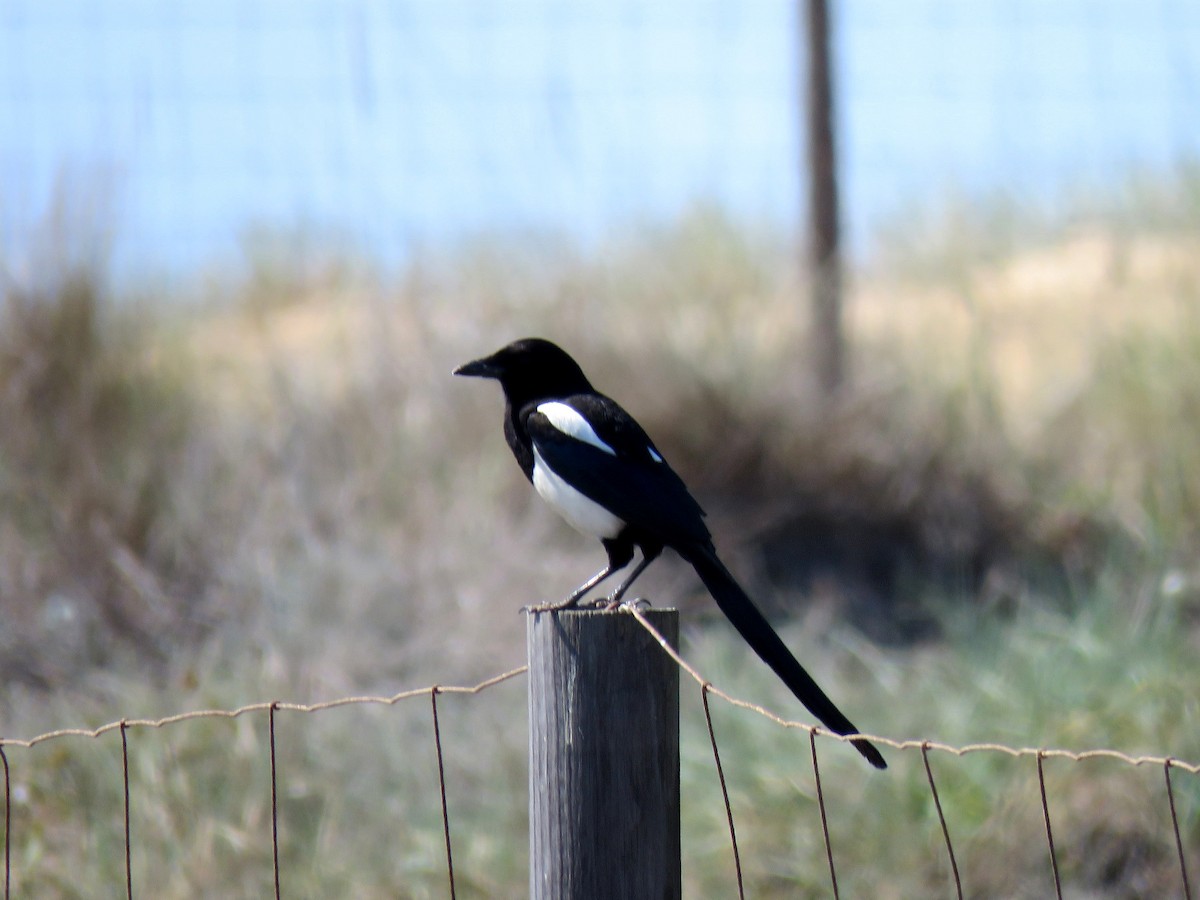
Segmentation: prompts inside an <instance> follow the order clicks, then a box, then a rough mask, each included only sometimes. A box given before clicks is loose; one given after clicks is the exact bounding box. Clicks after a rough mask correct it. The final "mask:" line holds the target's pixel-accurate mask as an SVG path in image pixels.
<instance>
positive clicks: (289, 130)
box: [0, 0, 1200, 270]
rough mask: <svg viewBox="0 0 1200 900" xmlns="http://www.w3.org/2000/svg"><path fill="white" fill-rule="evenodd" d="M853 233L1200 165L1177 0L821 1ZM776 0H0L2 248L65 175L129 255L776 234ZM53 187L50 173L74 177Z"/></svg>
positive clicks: (783, 193) (784, 172)
mask: <svg viewBox="0 0 1200 900" xmlns="http://www.w3.org/2000/svg"><path fill="white" fill-rule="evenodd" d="M835 10H836V22H837V32H836V33H837V47H836V52H837V60H838V74H839V86H840V95H839V102H840V106H839V128H838V136H839V141H840V151H841V160H842V164H843V173H844V184H843V187H844V196H845V206H846V218H847V222H848V224H849V227H850V231H851V234H852V237H853V241H854V244H855V246H856V247H857V248H859V249H861V248H863V247H864V246H866V245H867V244H868V242H869V241H868V239H869V235H870V234H871V232H872V230H873V229H874V228H875V227H877V226H878V224H879V223H880V222H881V221H886V220H887V219H888V218H889V217H894V216H895V215H896V213H897V211H898V210H902V209H906V208H910V207H912V206H913V205H914V204H915V205H920V204H923V203H924V204H927V203H933V202H936V201H937V199H938V198H940V197H944V196H945V195H946V194H948V193H953V192H963V191H965V192H975V191H979V192H988V191H995V190H1004V191H1008V192H1010V193H1011V194H1013V195H1016V196H1018V197H1028V198H1029V199H1030V200H1031V201H1037V200H1039V199H1042V198H1045V197H1048V196H1052V195H1054V193H1055V192H1056V191H1062V190H1063V189H1065V188H1077V187H1079V186H1081V185H1082V186H1092V187H1096V188H1102V187H1103V186H1104V185H1105V184H1107V183H1111V182H1113V181H1116V180H1119V179H1120V178H1121V177H1122V176H1123V175H1124V174H1127V173H1128V172H1129V171H1130V170H1131V169H1135V168H1142V169H1157V168H1162V169H1169V168H1170V167H1171V166H1173V165H1175V164H1177V163H1178V162H1180V161H1181V160H1185V159H1189V158H1190V159H1195V158H1197V156H1200V124H1198V123H1200V116H1198V115H1197V111H1200V3H1197V2H1195V0H1160V2H1157V3H1145V2H1137V0H1090V2H1084V0H1055V2H1035V0H1003V2H1002V0H913V2H908V3H905V4H903V5H901V4H896V3H894V2H888V0H848V2H843V3H840V4H835ZM794 15H795V4H794V3H793V2H790V0H758V2H737V0H690V2H684V0H658V2H646V0H643V2H632V0H576V2H574V3H572V4H564V3H562V2H561V0H559V2H556V0H507V2H505V3H497V2H489V0H440V2H431V0H392V2H382V0H381V2H371V0H359V2H343V3H335V2H331V0H300V2H296V0H266V2H246V0H207V2H206V3H204V4H182V3H161V2H149V0H125V2H117V3H105V2H99V0H92V2H84V0H6V3H5V4H4V6H3V7H0V229H2V231H0V237H2V239H3V242H4V244H3V246H4V247H5V249H6V255H9V256H10V257H11V256H14V255H17V254H19V253H20V252H21V247H22V246H23V242H24V241H26V239H27V237H28V235H29V233H30V231H31V229H33V228H34V226H35V224H36V223H37V222H39V221H44V220H45V217H46V214H47V209H48V207H49V204H50V198H51V197H52V196H53V192H54V189H55V185H59V186H60V189H61V187H62V186H63V185H66V190H67V192H68V193H69V195H70V196H71V197H72V198H73V202H76V203H79V204H83V205H86V204H87V203H89V202H90V203H98V204H99V205H100V206H101V207H102V208H103V209H104V210H106V212H105V213H104V215H106V216H108V217H109V218H111V219H112V222H111V224H112V226H113V228H114V241H115V250H116V253H117V257H118V263H119V265H120V266H122V267H128V268H130V269H134V270H136V269H138V268H150V269H155V268H168V269H170V268H183V269H186V268H188V267H191V266H195V265H201V264H203V263H205V262H207V261H210V260H213V259H219V258H221V257H222V256H223V255H227V254H231V253H236V248H237V246H238V241H239V240H240V236H241V235H242V234H244V233H245V230H246V229H247V228H249V227H257V226H266V227H281V228H290V227H295V226H298V225H299V226H304V227H313V228H317V229H331V230H334V231H340V232H342V233H345V234H347V235H349V236H350V238H351V239H352V240H353V241H354V242H355V243H356V244H358V245H360V246H361V247H363V248H364V249H366V250H367V251H368V252H369V253H372V254H374V255H377V256H379V257H381V258H384V259H396V258H402V257H403V254H404V253H405V252H406V249H407V248H410V247H411V246H413V245H415V244H421V243H428V242H436V241H438V240H441V239H443V238H453V237H455V236H458V235H461V234H464V233H471V232H474V231H478V230H499V231H503V230H505V229H509V228H521V227H552V228H563V229H565V230H568V231H570V232H572V233H576V234H578V235H580V236H581V237H584V238H586V237H590V236H595V235H597V234H602V233H604V232H605V231H607V230H611V229H614V228H620V227H622V226H623V225H626V224H628V223H629V222H633V221H640V220H645V219H655V218H669V217H671V216H672V215H675V214H677V213H678V212H679V211H680V210H681V209H684V208H686V207H687V206H688V205H689V204H691V203H694V202H696V201H697V200H713V201H716V202H719V203H721V204H722V205H724V206H726V207H727V208H728V209H730V210H731V211H732V212H733V213H734V214H735V215H738V216H741V217H744V218H747V219H752V220H766V221H774V222H778V223H780V224H782V225H785V226H792V225H794V224H795V223H796V221H797V215H798V209H799V197H800V190H801V189H800V183H799V179H798V176H797V169H798V165H799V161H800V158H801V153H802V150H801V146H802V145H801V143H800V136H799V131H798V127H799V124H798V121H799V120H798V116H797V108H798V99H797V81H798V67H799V64H800V63H799V61H798V60H797V55H796V24H795V20H794ZM64 179H66V180H64Z"/></svg>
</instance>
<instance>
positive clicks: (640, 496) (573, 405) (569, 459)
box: [521, 393, 711, 546]
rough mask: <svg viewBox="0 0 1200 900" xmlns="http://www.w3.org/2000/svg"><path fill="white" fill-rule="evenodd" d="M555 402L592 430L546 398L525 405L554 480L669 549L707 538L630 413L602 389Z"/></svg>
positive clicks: (691, 504)
mask: <svg viewBox="0 0 1200 900" xmlns="http://www.w3.org/2000/svg"><path fill="white" fill-rule="evenodd" d="M552 402H553V403H554V404H562V405H565V406H567V407H570V409H571V410H573V411H574V412H575V413H577V414H578V416H579V417H581V418H582V419H583V421H584V422H586V423H587V427H588V428H589V429H590V431H591V434H590V435H586V433H585V435H584V437H581V436H580V432H579V431H578V430H573V429H572V428H571V426H572V421H564V417H563V416H561V415H556V412H558V411H556V410H555V409H554V408H552V407H550V406H548V405H547V404H546V403H542V404H537V405H534V404H531V405H530V406H529V407H527V408H526V409H524V410H522V413H521V419H522V422H523V424H524V426H525V428H526V430H527V431H528V433H529V436H530V438H531V439H532V441H533V446H534V449H535V450H536V451H537V453H538V454H539V455H540V456H541V458H542V460H543V461H544V462H545V464H546V465H547V466H549V467H550V468H551V469H552V470H554V472H555V473H556V474H557V475H558V476H559V477H561V478H562V479H563V480H564V481H566V482H568V483H569V484H570V485H571V486H572V487H574V488H575V489H576V490H578V491H579V492H580V493H581V494H583V495H584V496H585V497H588V498H590V499H591V500H594V501H595V502H596V503H598V504H600V505H601V506H603V507H604V508H605V509H607V510H609V511H610V512H612V513H613V515H615V516H617V517H618V518H619V519H621V520H622V521H624V522H625V523H626V524H628V525H630V526H632V527H634V528H636V529H638V530H639V531H641V532H644V533H646V534H647V535H649V536H651V537H653V538H655V539H657V540H660V541H662V543H664V544H665V545H667V546H674V545H676V544H681V543H696V542H701V543H708V542H709V541H710V540H711V538H710V535H709V532H708V528H707V527H706V526H705V525H704V510H703V509H701V508H700V504H698V503H697V502H696V501H695V499H694V498H693V497H692V495H691V494H690V493H689V492H688V489H687V486H686V485H684V483H683V481H682V480H681V479H680V477H679V476H678V475H676V474H675V472H674V470H673V469H672V468H671V467H670V466H669V465H667V463H666V461H665V460H664V459H663V457H662V454H660V453H659V452H658V450H657V449H656V448H655V446H654V444H653V443H652V442H651V440H650V438H649V437H648V436H647V434H646V432H645V431H644V430H643V429H642V427H641V426H640V425H639V424H638V423H637V421H636V420H634V418H633V417H632V416H630V415H629V413H627V412H625V410H623V409H622V408H621V407H620V406H619V405H618V404H617V403H616V402H615V401H614V400H612V399H610V398H608V397H605V396H604V395H603V394H595V393H591V394H576V395H573V396H570V397H565V398H562V399H560V400H555V401H552ZM585 437H586V438H587V439H584V438H585ZM592 437H594V438H595V440H591V438H592Z"/></svg>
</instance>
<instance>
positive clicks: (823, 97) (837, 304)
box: [799, 0, 846, 396]
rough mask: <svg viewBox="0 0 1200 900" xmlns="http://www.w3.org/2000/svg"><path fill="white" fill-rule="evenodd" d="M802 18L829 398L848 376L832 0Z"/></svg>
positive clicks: (817, 299) (819, 362)
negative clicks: (839, 212)
mask: <svg viewBox="0 0 1200 900" xmlns="http://www.w3.org/2000/svg"><path fill="white" fill-rule="evenodd" d="M803 3H804V8H805V14H804V15H803V16H801V17H799V19H800V22H801V28H802V29H803V30H804V35H803V38H802V41H801V46H804V47H806V48H807V54H806V55H807V58H808V67H807V71H806V76H807V77H806V78H805V83H804V88H803V90H802V91H801V94H800V95H801V96H802V97H804V98H805V100H806V102H805V114H806V115H805V121H806V123H807V128H806V135H807V147H808V153H807V160H806V162H807V167H806V169H807V171H806V179H805V181H806V182H807V185H808V215H807V217H806V225H807V230H808V249H807V253H806V254H805V256H806V263H807V271H808V277H809V286H810V291H811V302H812V313H813V342H812V352H813V362H814V365H815V367H816V376H817V383H818V384H819V385H820V387H821V389H822V390H823V391H824V392H825V394H826V395H827V396H830V395H833V394H834V393H836V392H837V390H838V388H840V387H841V385H842V383H843V382H844V381H845V379H846V342H845V336H844V334H843V332H842V260H841V223H840V221H839V214H838V183H837V152H836V145H835V143H834V103H833V73H832V61H831V60H832V52H831V49H830V24H829V4H828V2H827V0H803Z"/></svg>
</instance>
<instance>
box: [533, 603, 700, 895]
mask: <svg viewBox="0 0 1200 900" xmlns="http://www.w3.org/2000/svg"><path fill="white" fill-rule="evenodd" d="M646 615H647V617H648V618H649V619H650V621H651V622H652V623H653V624H654V627H655V628H657V629H658V630H659V631H660V632H661V633H662V634H663V636H664V637H666V638H667V639H668V640H669V641H670V642H671V644H672V645H675V644H676V643H677V642H678V640H679V614H678V612H677V611H675V610H651V611H649V612H647V613H646ZM527 639H528V649H529V895H530V897H532V898H534V900H619V898H630V900H646V898H652V900H659V898H662V900H678V898H679V896H680V848H679V669H678V667H677V666H676V665H675V663H674V662H673V661H672V660H671V659H670V658H669V657H668V656H667V655H666V654H665V653H663V651H662V648H661V647H659V646H658V644H657V642H656V641H655V640H654V639H653V638H652V637H651V636H650V635H649V634H648V633H647V631H646V629H644V628H643V627H642V626H641V625H640V624H638V622H637V620H636V619H634V617H633V616H631V615H628V614H627V613H622V612H620V611H613V612H601V611H593V610H566V611H562V612H556V613H534V614H530V615H529V617H528V625H527Z"/></svg>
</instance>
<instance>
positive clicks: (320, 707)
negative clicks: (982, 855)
mask: <svg viewBox="0 0 1200 900" xmlns="http://www.w3.org/2000/svg"><path fill="white" fill-rule="evenodd" d="M623 611H624V612H625V613H627V614H630V615H632V616H633V617H634V618H635V619H636V620H637V621H638V623H639V624H640V625H641V626H642V627H643V628H644V629H646V631H647V632H649V634H650V635H651V636H652V637H653V638H654V640H655V641H657V642H658V643H659V645H660V646H661V647H662V648H663V650H664V652H665V653H667V655H668V656H670V657H671V659H672V660H673V661H674V662H675V664H676V665H678V666H679V667H680V669H682V670H683V671H684V672H685V673H686V674H687V675H689V676H690V677H691V678H692V680H693V681H695V682H696V684H697V685H698V686H699V688H700V695H701V703H702V707H703V711H704V716H705V720H706V724H707V728H708V734H709V738H710V741H711V746H712V753H713V760H714V764H715V768H716V771H717V776H718V779H719V781H720V786H721V794H722V798H723V801H724V805H725V814H726V821H727V824H728V830H729V838H730V844H731V848H732V861H733V868H734V874H735V877H736V881H737V889H738V895H739V897H743V898H744V897H745V887H744V880H743V871H742V862H741V855H740V851H739V848H738V843H737V833H736V829H735V824H734V814H733V808H732V804H731V802H730V799H729V791H728V786H727V779H726V774H725V765H726V763H725V762H723V761H722V759H721V754H720V750H719V747H718V741H717V737H716V732H715V729H714V725H713V720H712V713H711V708H710V704H709V700H708V697H709V695H710V694H715V695H717V696H718V697H720V698H721V699H723V700H725V701H726V702H727V703H729V704H730V705H732V706H734V707H735V708H738V709H744V710H748V711H752V712H754V713H757V714H758V715H760V716H763V717H764V718H766V719H768V720H769V721H771V722H773V723H774V724H776V725H779V726H781V727H783V728H789V729H791V728H795V729H800V730H803V731H805V732H807V733H808V737H809V744H810V752H811V762H812V768H813V777H814V780H815V788H816V796H817V803H818V809H819V812H820V821H821V829H822V835H823V840H824V847H825V853H826V856H827V859H828V863H829V880H830V884H831V887H832V890H833V894H834V896H835V897H837V896H839V892H838V884H837V872H836V865H835V854H834V849H833V842H832V840H831V837H830V832H829V824H828V815H827V810H826V800H825V791H824V787H823V783H822V778H821V773H820V766H819V761H818V754H817V742H816V739H817V737H818V736H821V737H824V738H832V739H834V740H837V741H841V742H849V741H851V740H853V739H855V738H858V737H865V738H867V739H869V740H871V741H872V742H875V743H878V744H879V745H881V746H885V747H889V748H891V749H893V750H897V751H911V750H918V751H920V753H921V756H922V763H923V765H924V771H925V775H926V780H927V783H928V785H929V791H930V795H931V797H932V799H933V802H934V806H935V808H936V811H937V816H938V821H939V825H940V828H941V833H942V837H943V841H944V843H945V847H946V853H947V856H948V859H949V864H950V873H951V877H952V878H953V882H954V885H955V890H956V894H957V896H958V897H959V898H962V897H963V896H964V895H963V886H962V878H961V875H960V872H959V867H958V861H957V857H956V854H955V850H954V845H953V841H952V839H951V832H950V827H949V824H948V821H947V818H946V814H945V810H943V808H942V803H941V798H940V796H939V793H938V789H937V783H936V780H935V777H934V773H933V768H932V766H931V764H930V761H929V753H930V751H931V750H936V751H939V752H942V753H947V754H949V755H951V756H954V757H963V756H966V755H968V754H973V753H1000V754H1005V755H1007V756H1009V757H1012V758H1017V759H1020V758H1032V759H1033V760H1034V761H1035V763H1036V771H1037V782H1038V790H1039V795H1040V798H1041V810H1042V818H1043V822H1044V826H1045V836H1046V841H1047V845H1048V849H1049V856H1050V864H1051V872H1052V875H1053V878H1054V885H1055V890H1056V894H1057V896H1058V897H1059V898H1061V897H1062V880H1061V876H1060V872H1059V861H1058V853H1057V851H1056V849H1055V845H1054V836H1053V829H1052V823H1051V813H1050V802H1049V791H1048V790H1047V787H1046V778H1045V771H1044V764H1045V761H1046V760H1050V759H1065V760H1068V761H1070V762H1072V763H1078V762H1083V761H1085V760H1091V759H1109V760H1114V761H1117V762H1120V763H1123V764H1125V765H1128V766H1133V767H1142V766H1150V765H1153V766H1159V767H1161V768H1162V770H1163V775H1164V784H1165V788H1166V797H1167V804H1168V808H1169V814H1170V820H1171V826H1172V830H1173V834H1174V839H1175V848H1176V852H1177V854H1178V862H1179V873H1180V883H1181V886H1182V890H1183V896H1184V897H1186V898H1188V900H1191V897H1192V893H1191V883H1190V878H1189V875H1188V867H1187V860H1186V853H1185V848H1184V843H1183V836H1182V831H1181V828H1180V824H1179V815H1178V811H1177V804H1176V799H1175V786H1174V783H1173V781H1172V770H1180V771H1183V772H1186V773H1188V774H1192V775H1197V774H1200V763H1197V762H1188V761H1186V760H1181V759H1177V758H1175V757H1173V756H1169V755H1168V756H1156V755H1141V756H1133V755H1130V754H1127V753H1124V752H1122V751H1119V750H1115V749H1093V750H1083V751H1074V750H1066V749H1061V748H1038V747H1014V746H1010V745H1007V744H1003V743H997V742H984V743H974V744H965V745H960V746H954V745H950V744H946V743H942V742H938V741H932V740H928V739H922V740H911V739H910V740H897V739H894V738H888V737H884V736H881V735H877V734H861V735H837V734H833V733H831V732H829V731H827V730H826V729H824V728H821V727H820V726H815V725H811V724H808V723H806V722H800V721H795V720H791V719H785V718H783V717H781V716H778V715H776V714H775V713H772V712H771V711H769V710H767V709H765V708H764V707H762V706H760V705H758V704H756V703H752V702H750V701H747V700H744V699H741V698H739V697H735V696H733V695H731V694H729V693H727V692H725V691H723V690H721V689H720V688H717V687H716V686H715V685H713V684H712V682H711V681H709V680H708V679H706V678H705V677H704V676H703V675H702V674H701V673H700V672H699V671H698V670H696V669H695V667H693V666H692V665H691V664H690V663H688V662H687V661H686V660H685V659H684V658H683V656H682V655H681V654H679V653H678V652H677V651H675V650H674V649H673V648H672V647H671V646H670V643H669V642H668V641H667V640H666V638H664V637H663V635H662V634H661V633H660V632H659V631H658V630H657V629H656V628H655V627H654V626H653V625H652V624H651V623H650V622H649V620H648V619H647V618H646V617H645V615H644V614H643V612H642V611H641V610H640V609H637V608H636V607H634V606H626V607H623ZM527 671H528V666H519V667H517V668H514V669H510V670H508V671H506V672H502V673H499V674H497V675H494V676H492V677H490V678H487V679H484V680H483V681H480V682H478V683H477V684H474V685H440V684H433V685H430V686H428V687H423V688H414V689H409V690H404V691H400V692H398V693H395V694H392V695H390V696H381V695H353V696H345V697H339V698H336V699H333V700H326V701H321V702H317V703H294V702H284V701H278V700H275V701H265V702H258V703H251V704H246V705H244V706H240V707H237V708H236V709H200V710H192V711H189V712H183V713H178V714H175V715H170V716H165V717H162V718H157V719H149V718H142V719H129V718H123V719H119V720H116V721H113V722H109V723H107V724H104V725H101V726H99V727H97V728H92V729H88V728H63V729H57V730H54V731H49V732H45V733H43V734H39V735H36V736H34V737H32V738H27V739H20V738H10V737H0V763H2V766H3V770H4V822H5V831H4V897H5V900H7V898H8V897H9V896H10V889H11V888H10V886H11V879H12V787H11V781H12V779H11V774H10V769H9V760H8V753H7V751H6V748H8V747H20V748H24V749H30V748H33V747H35V746H37V745H38V744H42V743H45V742H48V741H57V740H60V739H64V738H69V737H78V738H89V739H98V738H101V737H103V736H104V735H106V734H108V733H110V732H113V731H117V732H119V734H120V737H121V753H122V777H123V782H124V783H123V794H124V841H125V844H124V846H125V875H126V893H127V896H129V897H131V898H132V897H133V895H134V891H133V875H132V847H133V839H132V831H131V827H130V795H131V791H130V776H129V748H128V732H129V730H130V729H133V728H147V729H162V728H165V727H168V726H172V725H177V724H181V723H183V722H187V721H192V720H197V719H222V718H223V719H235V718H238V717H240V716H243V715H248V714H253V713H263V712H265V713H266V714H267V722H268V731H269V741H268V747H269V756H270V759H269V763H270V773H271V839H272V858H273V877H274V886H275V896H276V897H277V898H278V897H281V896H282V891H281V887H280V874H281V865H280V856H279V846H280V823H279V807H278V782H279V777H280V776H279V772H278V768H277V764H276V730H275V713H276V712H277V711H288V712H299V713H304V714H311V713H317V712H321V711H324V710H330V709H334V708H338V707H344V706H354V705H382V706H394V705H396V704H397V703H399V702H401V701H404V700H410V699H415V698H417V697H422V696H428V697H429V698H430V702H431V707H432V736H433V742H434V748H435V751H436V755H437V767H438V778H439V789H440V796H441V812H442V826H443V835H444V840H445V851H446V874H447V883H448V888H449V892H450V896H451V897H452V898H453V897H455V896H456V889H455V880H454V860H453V853H452V844H451V822H450V811H449V805H448V802H447V797H446V771H445V762H444V758H443V752H442V746H443V742H442V735H441V729H440V725H439V720H438V707H437V698H438V696H439V695H440V694H466V695H474V694H480V693H482V692H484V691H486V690H488V689H490V688H493V687H496V686H498V685H500V684H502V683H504V682H507V681H510V680H512V679H515V678H516V677H518V676H520V675H523V674H526V673H527Z"/></svg>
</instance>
